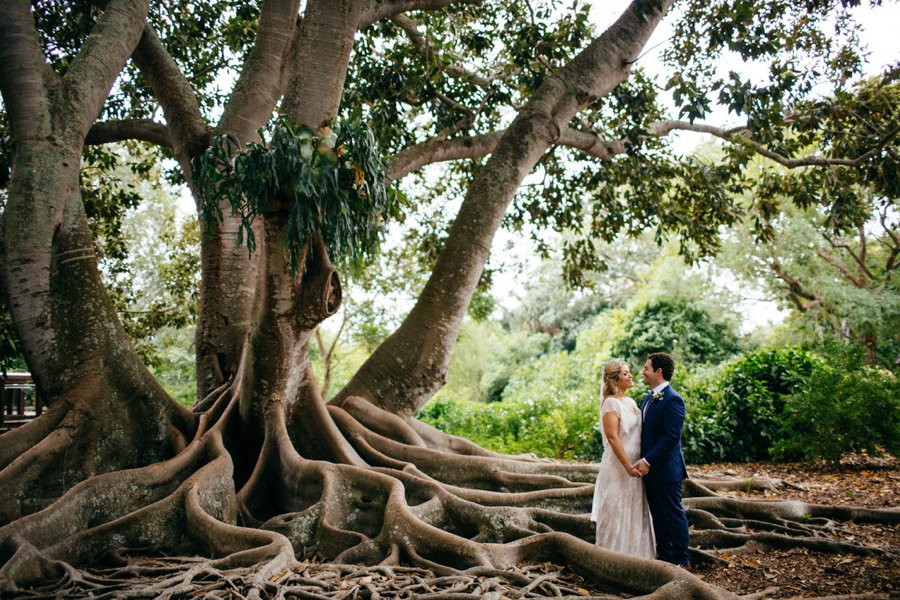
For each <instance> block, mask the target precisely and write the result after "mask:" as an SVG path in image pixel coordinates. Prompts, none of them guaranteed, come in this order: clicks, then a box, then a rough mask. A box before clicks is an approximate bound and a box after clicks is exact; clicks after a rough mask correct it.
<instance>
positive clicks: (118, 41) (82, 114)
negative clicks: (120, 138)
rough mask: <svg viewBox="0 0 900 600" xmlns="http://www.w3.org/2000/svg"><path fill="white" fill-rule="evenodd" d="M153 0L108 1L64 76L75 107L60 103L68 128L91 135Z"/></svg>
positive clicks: (82, 134) (83, 134)
mask: <svg viewBox="0 0 900 600" xmlns="http://www.w3.org/2000/svg"><path fill="white" fill-rule="evenodd" d="M148 4H149V0H112V1H111V2H109V3H108V4H107V5H106V8H105V9H104V10H103V13H102V14H101V15H100V17H99V18H98V19H97V23H96V24H95V25H94V27H93V29H92V30H91V34H90V35H89V36H88V37H87V39H86V40H85V41H84V44H83V45H82V46H81V49H80V50H79V51H78V54H77V55H76V57H75V60H73V61H72V64H71V66H70V67H69V69H68V71H66V74H65V76H64V77H63V85H64V86H65V88H66V94H65V96H66V97H68V98H71V99H73V100H74V102H75V107H60V108H61V109H63V110H65V111H67V112H68V111H71V108H75V109H76V110H74V111H71V114H66V116H65V118H66V120H67V125H69V127H67V128H68V129H70V130H71V129H72V127H71V125H74V126H75V129H74V132H75V133H76V134H77V135H78V137H79V138H81V139H83V138H84V136H85V135H87V132H88V129H90V127H91V125H92V124H93V122H94V120H95V119H96V118H97V115H99V114H100V111H101V110H102V109H103V104H104V103H105V102H106V98H107V96H108V95H109V90H110V89H111V88H112V85H113V83H114V82H115V81H116V79H117V78H118V77H119V74H120V73H121V72H122V68H123V67H124V66H125V62H126V61H127V60H128V57H129V56H130V55H131V53H132V52H133V51H134V48H135V46H137V44H138V41H139V40H140V39H141V31H142V30H143V28H144V21H145V20H146V19H147V6H148Z"/></svg>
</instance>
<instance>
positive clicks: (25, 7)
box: [0, 0, 58, 139]
mask: <svg viewBox="0 0 900 600" xmlns="http://www.w3.org/2000/svg"><path fill="white" fill-rule="evenodd" d="M29 7H30V3H29V2H28V1H27V0H17V1H15V2H5V3H4V11H3V12H4V14H3V18H0V93H2V94H3V103H4V105H5V106H6V112H7V115H8V118H9V122H10V126H11V127H12V134H13V139H21V138H24V137H34V136H37V135H40V133H39V132H41V130H45V129H47V128H48V127H49V125H48V124H47V123H46V118H47V117H48V116H49V114H50V111H49V110H48V108H47V107H48V94H47V88H46V86H47V85H50V84H51V83H53V82H54V80H58V78H57V77H56V74H55V73H54V72H53V70H52V69H51V68H50V66H49V65H48V64H47V62H46V60H45V59H44V54H43V52H42V51H41V42H40V38H39V36H38V33H37V30H36V29H35V25H34V18H33V17H32V16H31V10H30V8H29Z"/></svg>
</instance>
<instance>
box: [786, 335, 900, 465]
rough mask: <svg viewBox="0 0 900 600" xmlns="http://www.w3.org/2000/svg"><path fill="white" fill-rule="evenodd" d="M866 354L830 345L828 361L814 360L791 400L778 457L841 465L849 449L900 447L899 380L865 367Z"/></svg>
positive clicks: (893, 449) (878, 450) (890, 449)
mask: <svg viewBox="0 0 900 600" xmlns="http://www.w3.org/2000/svg"><path fill="white" fill-rule="evenodd" d="M863 352H864V350H863V349H862V348H860V347H858V346H856V347H853V346H851V347H835V346H831V347H830V348H829V354H828V360H826V361H821V362H817V363H815V365H814V368H813V370H812V373H811V374H810V376H809V377H808V379H807V381H808V385H805V386H802V387H801V388H799V389H798V390H797V391H796V392H795V393H794V394H793V395H791V396H790V397H788V398H787V399H786V402H785V407H784V411H783V413H784V414H783V416H782V419H781V430H780V436H779V438H780V439H778V440H777V442H776V443H775V445H774V448H773V452H772V456H773V457H774V458H775V459H777V460H797V459H809V458H824V459H826V460H829V461H831V462H833V463H837V462H838V461H839V460H840V458H841V455H842V454H843V453H845V452H859V451H862V450H865V451H867V452H870V453H872V454H880V453H881V452H882V451H883V450H887V451H888V452H890V453H891V454H897V452H898V451H900V381H898V378H897V377H896V376H895V375H894V374H893V373H891V372H890V371H887V370H885V369H878V368H873V367H867V366H860V365H861V364H862V356H863Z"/></svg>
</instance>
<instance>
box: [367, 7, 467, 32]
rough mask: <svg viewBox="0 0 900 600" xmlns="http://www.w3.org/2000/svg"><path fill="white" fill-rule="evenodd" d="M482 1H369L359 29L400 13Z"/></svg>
mask: <svg viewBox="0 0 900 600" xmlns="http://www.w3.org/2000/svg"><path fill="white" fill-rule="evenodd" d="M481 2H482V0H386V1H384V2H377V1H375V0H370V2H369V6H368V7H367V8H366V9H365V10H364V11H363V14H362V18H360V20H359V28H360V29H365V28H366V27H368V26H369V25H371V24H372V23H376V22H378V21H380V20H382V19H390V18H391V17H394V16H395V15H399V14H400V13H405V12H409V11H411V10H440V9H442V8H446V7H448V6H452V5H454V4H472V5H478V4H481Z"/></svg>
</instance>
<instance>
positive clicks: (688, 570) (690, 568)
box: [678, 563, 694, 573]
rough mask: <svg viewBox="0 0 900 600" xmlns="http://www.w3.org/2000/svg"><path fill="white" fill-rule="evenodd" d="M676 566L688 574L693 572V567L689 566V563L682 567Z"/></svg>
mask: <svg viewBox="0 0 900 600" xmlns="http://www.w3.org/2000/svg"><path fill="white" fill-rule="evenodd" d="M678 566H679V567H681V568H682V569H684V570H685V571H687V572H688V573H693V572H694V567H693V565H691V563H687V564H684V565H678Z"/></svg>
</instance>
